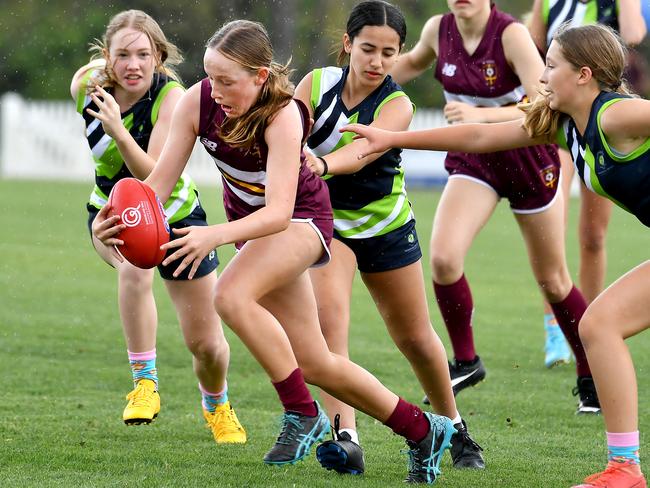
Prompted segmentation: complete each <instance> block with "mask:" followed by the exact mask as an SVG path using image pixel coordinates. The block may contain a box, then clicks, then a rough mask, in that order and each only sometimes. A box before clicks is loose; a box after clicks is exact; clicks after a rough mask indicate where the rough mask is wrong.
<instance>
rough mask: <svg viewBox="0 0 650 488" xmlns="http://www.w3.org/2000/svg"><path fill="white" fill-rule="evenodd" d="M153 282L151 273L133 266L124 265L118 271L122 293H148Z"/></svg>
mask: <svg viewBox="0 0 650 488" xmlns="http://www.w3.org/2000/svg"><path fill="white" fill-rule="evenodd" d="M152 284H153V273H150V272H147V271H145V270H142V269H140V268H136V267H134V266H125V267H124V268H121V269H120V272H119V286H120V290H121V291H122V292H123V293H128V294H129V295H136V294H140V293H148V292H149V290H151V286H152Z"/></svg>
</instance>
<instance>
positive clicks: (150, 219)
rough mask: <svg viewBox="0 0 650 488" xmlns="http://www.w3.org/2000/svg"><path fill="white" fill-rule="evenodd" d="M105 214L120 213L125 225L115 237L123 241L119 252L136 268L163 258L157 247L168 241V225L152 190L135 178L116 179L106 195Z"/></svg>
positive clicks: (158, 261) (149, 264)
mask: <svg viewBox="0 0 650 488" xmlns="http://www.w3.org/2000/svg"><path fill="white" fill-rule="evenodd" d="M108 203H109V205H111V207H112V208H111V209H110V211H109V212H108V216H109V217H111V216H113V215H119V216H120V223H121V224H124V225H125V226H126V229H124V230H123V231H122V232H120V233H119V235H118V236H117V237H118V238H119V239H121V240H122V241H124V244H123V245H121V246H116V249H117V250H118V252H119V253H120V254H121V255H122V256H124V257H125V258H126V259H127V260H128V261H129V262H130V263H131V264H133V265H134V266H137V267H138V268H144V269H148V268H153V267H154V266H157V265H159V264H160V263H161V262H162V260H163V259H164V258H165V251H162V250H161V249H160V246H162V245H163V244H165V243H167V242H169V224H168V223H167V218H166V217H165V212H164V209H163V206H162V204H161V203H160V200H159V199H158V197H157V196H156V194H155V193H154V191H153V190H152V189H151V188H150V187H149V186H148V185H146V184H144V183H143V182H142V181H140V180H138V179H136V178H123V179H121V180H120V181H118V182H117V183H116V184H115V186H114V187H113V189H112V190H111V194H110V195H109V197H108Z"/></svg>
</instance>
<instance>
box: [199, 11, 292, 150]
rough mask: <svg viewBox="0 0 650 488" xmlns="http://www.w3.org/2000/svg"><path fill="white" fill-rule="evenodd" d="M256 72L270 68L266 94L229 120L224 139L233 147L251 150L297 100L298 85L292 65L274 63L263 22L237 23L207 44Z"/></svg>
mask: <svg viewBox="0 0 650 488" xmlns="http://www.w3.org/2000/svg"><path fill="white" fill-rule="evenodd" d="M205 47H206V48H208V49H216V50H217V51H219V52H220V53H221V54H223V55H224V56H226V57H228V58H230V59H232V60H233V61H235V62H237V63H239V64H240V65H241V66H242V67H243V68H244V69H246V70H248V71H250V72H251V73H256V72H257V71H258V70H259V69H260V68H268V69H269V77H268V78H267V80H266V81H265V82H264V86H263V87H262V92H261V93H260V96H259V98H258V99H257V101H256V102H255V103H254V104H253V106H252V107H251V108H250V109H249V110H248V112H246V113H245V114H244V115H242V116H241V117H237V118H235V119H226V122H225V124H224V125H223V127H222V132H221V134H220V136H221V138H222V139H223V140H224V141H225V142H227V143H228V144H230V145H231V146H233V147H242V148H245V149H250V148H251V147H252V146H253V143H254V142H255V138H256V137H257V135H258V134H261V133H262V132H263V131H264V130H265V128H266V126H267V125H268V123H269V122H270V120H271V118H272V117H273V116H274V115H275V114H276V113H277V111H278V110H280V109H281V108H282V107H284V106H286V105H287V104H288V103H289V102H290V101H291V98H292V97H293V93H294V85H293V83H291V81H289V75H290V73H291V71H290V70H289V67H288V63H287V64H286V65H282V64H279V63H276V62H274V61H273V46H272V45H271V40H270V39H269V35H268V33H267V32H266V29H265V28H264V26H263V25H262V24H260V23H259V22H252V21H250V20H233V21H232V22H229V23H227V24H226V25H224V26H223V27H221V29H219V30H218V31H217V32H215V33H214V35H213V36H212V37H211V38H210V39H209V40H208V42H207V43H206V45H205Z"/></svg>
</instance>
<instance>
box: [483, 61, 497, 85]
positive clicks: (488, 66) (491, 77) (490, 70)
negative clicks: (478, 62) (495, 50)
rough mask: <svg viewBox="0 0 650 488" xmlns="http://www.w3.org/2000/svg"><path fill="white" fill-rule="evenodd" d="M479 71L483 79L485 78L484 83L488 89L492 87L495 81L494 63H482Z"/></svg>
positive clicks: (495, 69)
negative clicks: (481, 72)
mask: <svg viewBox="0 0 650 488" xmlns="http://www.w3.org/2000/svg"><path fill="white" fill-rule="evenodd" d="M481 71H483V77H484V78H485V83H486V84H487V86H489V87H490V88H492V87H494V84H495V83H496V81H497V65H496V63H495V62H494V61H483V65H482V66H481Z"/></svg>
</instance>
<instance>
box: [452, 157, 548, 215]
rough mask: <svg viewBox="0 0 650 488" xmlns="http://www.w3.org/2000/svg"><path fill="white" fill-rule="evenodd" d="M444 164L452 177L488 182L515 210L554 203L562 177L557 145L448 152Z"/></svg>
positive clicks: (540, 208) (532, 209) (537, 208)
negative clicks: (491, 150) (505, 149)
mask: <svg viewBox="0 0 650 488" xmlns="http://www.w3.org/2000/svg"><path fill="white" fill-rule="evenodd" d="M445 168H446V169H447V171H448V172H449V177H450V178H464V179H468V180H470V181H474V182H476V183H479V184H482V185H484V186H487V187H489V188H491V189H492V190H494V191H495V193H496V194H497V195H498V196H499V198H507V199H508V201H509V202H510V208H511V209H512V211H513V212H514V213H519V214H532V213H538V212H542V211H544V210H546V209H547V208H548V207H550V206H551V204H552V203H553V201H554V199H555V196H556V194H557V191H558V185H559V180H560V158H559V156H558V154H557V147H556V146H555V145H550V144H548V145H539V146H531V147H524V148H521V149H512V150H509V151H499V152H495V153H488V154H468V153H457V152H449V153H447V157H446V159H445Z"/></svg>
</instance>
